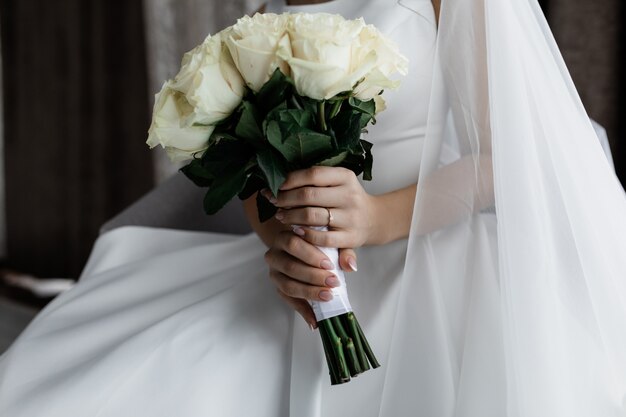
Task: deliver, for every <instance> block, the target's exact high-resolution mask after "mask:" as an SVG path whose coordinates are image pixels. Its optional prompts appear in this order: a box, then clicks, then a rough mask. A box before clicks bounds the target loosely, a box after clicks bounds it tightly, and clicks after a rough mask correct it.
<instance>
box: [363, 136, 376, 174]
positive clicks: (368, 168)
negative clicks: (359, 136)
mask: <svg viewBox="0 0 626 417" xmlns="http://www.w3.org/2000/svg"><path fill="white" fill-rule="evenodd" d="M361 145H362V146H363V151H364V153H365V154H364V156H365V160H364V161H363V179H364V180H365V181H371V180H372V167H373V166H374V157H373V156H372V146H374V145H373V144H372V143H371V142H368V141H366V140H361Z"/></svg>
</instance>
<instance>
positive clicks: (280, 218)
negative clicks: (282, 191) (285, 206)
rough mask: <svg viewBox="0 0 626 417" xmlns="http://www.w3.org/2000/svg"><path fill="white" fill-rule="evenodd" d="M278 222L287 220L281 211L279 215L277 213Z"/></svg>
mask: <svg viewBox="0 0 626 417" xmlns="http://www.w3.org/2000/svg"><path fill="white" fill-rule="evenodd" d="M274 217H276V220H278V221H281V220H283V219H284V218H285V213H283V212H282V211H279V212H278V213H276V216H274Z"/></svg>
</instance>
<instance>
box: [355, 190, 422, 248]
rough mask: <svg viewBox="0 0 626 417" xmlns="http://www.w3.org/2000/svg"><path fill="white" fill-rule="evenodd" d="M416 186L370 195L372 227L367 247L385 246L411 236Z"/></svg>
mask: <svg viewBox="0 0 626 417" xmlns="http://www.w3.org/2000/svg"><path fill="white" fill-rule="evenodd" d="M416 186H417V184H413V185H410V186H408V187H405V188H402V189H399V190H395V191H392V192H389V193H386V194H381V195H370V201H371V203H370V210H369V215H370V225H371V226H370V233H369V236H368V239H367V242H366V245H384V244H387V243H390V242H393V241H395V240H398V239H403V238H406V237H407V236H408V235H409V230H410V228H411V219H412V217H413V205H414V202H415V191H416Z"/></svg>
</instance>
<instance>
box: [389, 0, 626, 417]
mask: <svg viewBox="0 0 626 417" xmlns="http://www.w3.org/2000/svg"><path fill="white" fill-rule="evenodd" d="M403 3H404V4H405V5H406V6H407V7H410V6H411V3H412V2H410V1H400V4H403ZM434 74H435V75H434V78H433V87H432V96H431V103H430V112H429V118H428V131H427V134H426V139H425V142H424V150H423V153H422V159H421V167H420V176H419V182H418V192H417V197H416V201H415V210H414V218H413V224H412V227H411V235H410V239H409V247H408V250H407V261H406V265H405V269H404V274H403V277H402V284H401V291H400V294H401V295H400V301H399V303H398V308H397V311H398V314H397V315H396V317H395V321H394V331H393V336H392V337H393V340H392V342H391V348H390V349H391V350H390V354H389V359H388V363H387V364H386V368H385V369H386V372H387V374H386V380H385V384H384V392H383V399H382V403H381V409H380V413H379V415H382V416H392V415H393V416H408V415H420V416H425V417H442V416H455V417H487V416H494V417H496V416H497V417H502V416H507V417H544V416H551V417H556V416H559V417H560V416H563V417H565V416H567V417H589V416H603V417H612V416H624V415H626V396H625V394H626V331H625V329H626V308H625V307H626V304H625V301H626V300H625V297H626V257H624V256H623V253H624V249H626V199H625V195H624V191H623V189H622V187H621V186H620V184H619V182H618V180H617V178H616V177H615V174H614V172H613V171H612V169H611V167H610V164H609V162H608V161H607V159H606V157H605V155H604V154H603V151H602V147H601V145H600V143H599V141H598V139H597V136H596V134H595V132H594V130H593V127H592V125H591V122H590V120H589V118H588V116H587V115H586V113H585V110H584V108H583V106H582V104H581V101H580V99H579V97H578V94H577V92H576V89H575V87H574V85H573V83H572V81H571V79H570V76H569V74H568V72H567V69H566V67H565V65H564V63H563V60H562V58H561V55H560V53H559V50H558V48H557V46H556V43H555V41H554V39H553V37H552V35H551V32H550V30H549V28H548V26H547V24H546V21H545V19H544V16H543V14H542V12H541V9H540V8H539V6H538V3H537V1H536V0H443V1H442V5H441V15H440V21H439V32H438V40H437V52H436V58H435V67H434ZM425 375H427V376H428V377H427V378H425V377H424V376H425ZM410 378H413V380H414V381H415V383H414V384H407V383H406V381H407V380H410ZM409 410H411V411H409Z"/></svg>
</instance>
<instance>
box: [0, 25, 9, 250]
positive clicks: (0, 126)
mask: <svg viewBox="0 0 626 417" xmlns="http://www.w3.org/2000/svg"><path fill="white" fill-rule="evenodd" d="M1 32H2V31H1V30H0V33H1ZM1 49H2V46H1V42H0V80H2V61H1V57H2V51H1ZM2 107H3V96H2V83H1V82H0V259H5V258H6V255H7V246H6V245H7V240H6V237H7V236H6V234H7V231H6V201H5V192H4V119H3V118H2V113H3V111H2Z"/></svg>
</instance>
